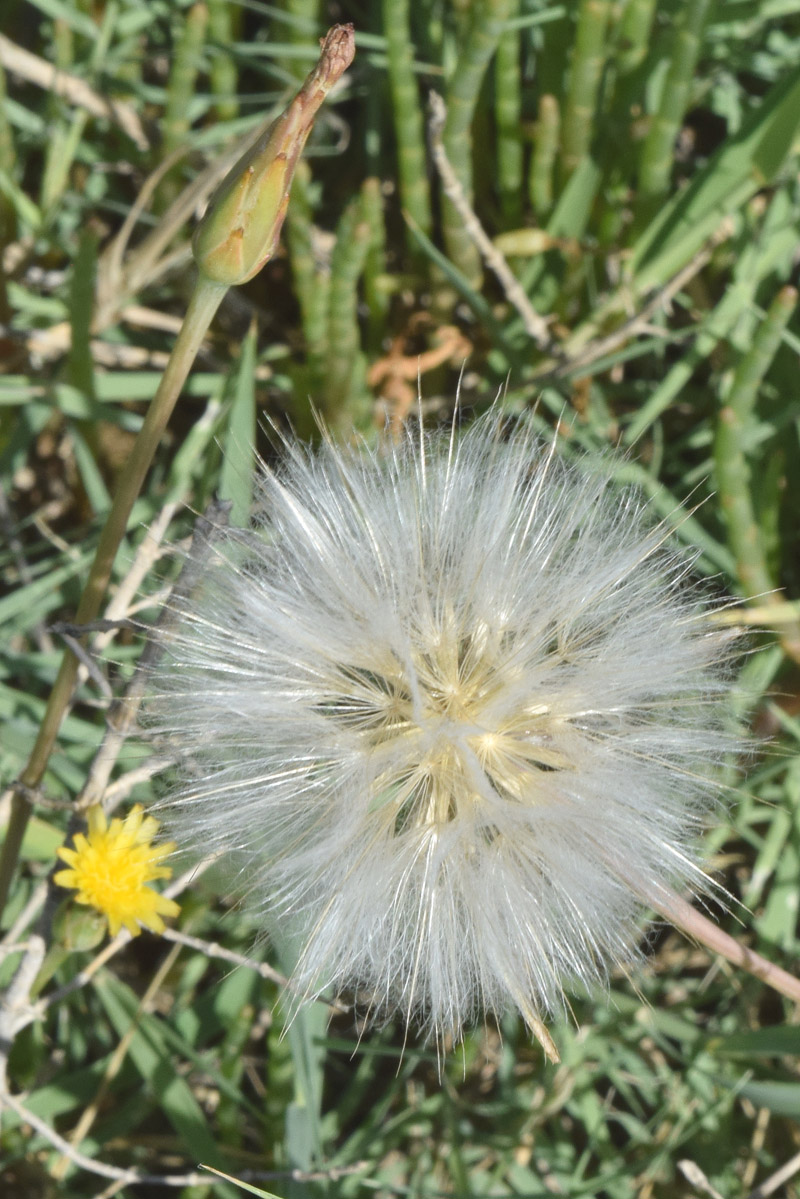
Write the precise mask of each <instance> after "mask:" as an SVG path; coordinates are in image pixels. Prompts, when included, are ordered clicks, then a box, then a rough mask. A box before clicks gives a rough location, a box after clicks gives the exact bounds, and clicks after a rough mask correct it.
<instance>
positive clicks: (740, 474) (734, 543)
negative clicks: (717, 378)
mask: <svg viewBox="0 0 800 1199" xmlns="http://www.w3.org/2000/svg"><path fill="white" fill-rule="evenodd" d="M796 305H797V292H796V290H795V289H794V288H793V287H783V288H781V290H780V291H779V292H778V294H777V296H776V297H775V299H774V300H773V301H772V304H771V305H770V307H769V310H768V312H767V314H766V316H765V318H764V320H763V321H762V323H761V325H760V326H759V328H758V331H757V332H756V335H755V337H754V338H753V344H752V346H751V348H750V349H749V350H748V352H747V353H746V354H745V355H744V357H743V358H742V359H741V360H740V362H739V365H738V366H737V368H736V371H735V373H734V376H733V381H732V383H731V387H730V390H729V392H728V395H727V397H726V403H725V404H724V405H723V407H722V408H721V409H720V413H719V420H718V422H717V430H716V436H715V441H714V461H715V466H716V478H717V486H718V488H719V497H720V504H721V507H722V510H723V512H724V513H725V520H726V523H727V526H728V542H729V544H730V548H731V550H732V552H733V554H734V557H735V559H736V572H737V574H738V576H739V582H740V584H741V587H742V590H743V591H744V593H745V595H746V596H747V597H748V598H749V599H758V600H759V601H760V602H762V603H766V604H784V603H785V602H786V601H785V600H784V598H783V597H782V596H781V595H779V594H776V593H775V591H774V587H775V581H774V579H773V578H772V575H771V572H770V569H769V566H768V565H767V560H766V556H765V554H764V547H763V541H762V537H761V530H760V528H759V524H758V518H757V516H756V511H755V507H754V504H753V499H752V490H751V472H750V466H749V464H748V461H747V457H746V453H745V447H746V431H747V426H748V424H749V422H750V420H751V418H752V415H753V409H754V407H755V402H756V397H757V395H758V389H759V387H760V385H761V382H762V380H763V378H764V376H765V375H766V373H767V371H768V370H769V368H770V366H771V364H772V360H773V358H774V357H775V355H776V353H777V351H778V348H779V346H780V344H781V341H782V338H783V334H784V330H785V329H786V325H787V323H788V321H789V318H790V317H791V315H792V313H793V312H794V310H795V307H796ZM781 642H782V644H783V648H784V650H785V651H786V653H787V654H789V656H790V657H792V658H793V659H794V660H795V661H798V662H800V624H798V622H793V623H791V624H789V625H787V626H786V627H785V628H784V629H783V632H782V635H781Z"/></svg>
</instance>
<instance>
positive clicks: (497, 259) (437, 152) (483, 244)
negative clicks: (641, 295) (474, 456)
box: [428, 92, 552, 350]
mask: <svg viewBox="0 0 800 1199" xmlns="http://www.w3.org/2000/svg"><path fill="white" fill-rule="evenodd" d="M429 103H430V110H431V118H430V122H429V126H428V127H429V130H430V137H431V153H432V154H433V161H434V163H435V165H436V169H437V171H438V172H439V177H440V179H441V181H442V188H443V189H444V194H445V195H446V196H447V198H448V199H449V200H450V201H451V203H452V205H453V207H454V208H455V209H456V211H457V212H458V215H459V217H460V218H461V220H462V222H463V224H464V229H465V230H466V232H467V234H468V236H469V237H470V238H471V240H472V241H473V242H474V243H475V245H476V246H477V247H478V250H479V251H480V253H481V255H482V257H483V260H484V262H485V263H486V265H487V266H488V267H489V269H490V270H492V271H494V273H495V275H496V276H497V279H498V281H499V283H500V286H501V287H502V289H503V291H504V293H505V296H506V299H507V300H508V302H509V304H511V306H512V307H513V308H515V309H516V310H517V312H518V313H519V316H520V319H521V320H522V323H523V325H524V327H525V332H526V333H527V334H528V336H529V337H531V338H532V339H533V341H535V342H536V344H537V346H538V347H539V349H540V350H550V349H552V340H551V338H550V334H549V333H548V330H547V321H546V320H545V319H544V317H541V316H540V315H539V313H538V312H536V310H535V309H534V307H533V305H532V304H531V302H530V300H529V299H528V297H527V295H526V294H525V291H524V288H523V287H522V285H521V284H520V282H519V280H518V279H517V278H516V276H515V275H514V272H513V271H512V270H511V267H510V266H509V265H508V263H507V262H506V260H505V257H504V256H503V254H501V252H500V251H499V250H498V248H497V246H495V245H494V243H493V242H492V240H491V238H490V237H489V236H488V234H487V233H486V232H485V231H484V229H483V226H482V225H481V223H480V221H479V220H478V218H477V216H476V215H475V210H474V209H473V207H472V205H471V204H470V202H469V199H468V198H467V195H466V192H465V191H464V188H463V186H462V184H461V181H460V180H459V178H458V176H457V175H456V173H455V171H454V170H453V167H452V165H451V164H450V160H449V159H448V157H447V152H446V150H445V148H444V142H443V141H442V132H443V130H444V125H445V121H446V119H447V108H446V107H445V102H444V100H443V99H442V97H441V96H440V95H439V93H438V92H431V93H430V97H429Z"/></svg>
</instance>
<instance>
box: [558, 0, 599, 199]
mask: <svg viewBox="0 0 800 1199" xmlns="http://www.w3.org/2000/svg"><path fill="white" fill-rule="evenodd" d="M610 12H611V4H610V3H609V0H581V4H580V8H579V9H578V25H577V29H576V30H575V48H574V50H573V52H572V65H571V67H570V72H569V89H568V91H567V100H566V106H565V109H564V121H563V125H562V132H561V171H562V174H563V176H564V179H565V180H566V179H568V178H569V176H570V175H571V174H572V172H573V171H574V170H575V168H576V167H577V165H578V163H579V162H580V161H581V159H582V158H583V157H584V156H585V155H586V154H587V153H588V151H589V144H590V142H591V138H592V130H593V128H594V113H595V108H596V106H597V96H598V92H599V90H600V79H601V76H602V72H603V63H604V61H605V41H606V27H607V25H608V18H609V15H610Z"/></svg>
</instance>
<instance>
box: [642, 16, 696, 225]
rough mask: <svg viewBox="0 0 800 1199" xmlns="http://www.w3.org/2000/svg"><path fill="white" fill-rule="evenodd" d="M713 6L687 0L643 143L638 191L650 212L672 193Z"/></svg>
mask: <svg viewBox="0 0 800 1199" xmlns="http://www.w3.org/2000/svg"><path fill="white" fill-rule="evenodd" d="M712 3H713V0H687V2H686V4H685V5H684V10H683V16H682V19H681V22H680V24H679V26H678V28H677V29H676V32H675V40H674V42H673V46H672V56H671V60H670V64H669V70H668V71H667V77H666V79H665V80H664V87H663V90H662V92H661V100H660V103H659V106H658V112H656V113H655V114H654V116H653V118H652V121H651V124H650V130H649V132H648V134H647V137H646V138H645V140H644V142H643V144H642V154H641V159H640V163H639V192H640V195H641V196H642V197H645V198H646V199H647V200H649V204H646V208H647V211H648V212H650V211H651V210H652V209H653V205H654V203H655V200H656V199H657V198H658V197H660V196H663V195H665V194H666V193H667V191H668V190H669V183H670V175H671V172H672V163H673V159H674V156H675V155H674V150H675V142H676V140H677V137H678V132H679V130H680V127H681V122H682V121H683V118H684V116H685V115H686V111H687V109H688V107H689V101H690V100H691V94H692V84H693V82H694V71H695V67H696V66H697V60H698V58H699V56H700V47H701V44H702V38H703V30H704V29H705V25H706V21H707V20H708V16H709V14H710V11H711V6H712Z"/></svg>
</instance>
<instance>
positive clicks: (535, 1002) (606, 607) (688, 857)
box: [150, 413, 733, 1041]
mask: <svg viewBox="0 0 800 1199" xmlns="http://www.w3.org/2000/svg"><path fill="white" fill-rule="evenodd" d="M284 449H285V452H284V459H285V460H284V463H283V465H282V467H281V468H280V469H279V470H277V471H276V472H274V473H273V472H270V471H267V470H264V471H263V474H262V476H261V480H260V501H261V502H260V507H259V511H260V515H259V516H258V517H257V520H256V522H255V525H254V528H253V529H252V530H251V531H249V532H246V533H235V532H232V533H230V534H229V535H228V537H227V540H226V541H225V543H224V544H223V547H222V551H221V553H220V554H219V555H218V557H217V560H216V562H215V563H213V564H212V565H211V566H209V568H208V569H207V571H206V573H205V576H204V577H203V579H202V581H201V583H200V584H199V586H197V587H196V589H195V591H194V592H193V594H191V595H190V597H189V598H188V599H187V600H183V601H182V602H181V603H180V605H179V612H178V614H177V627H176V629H175V630H174V631H173V633H172V634H171V635H170V637H169V639H168V641H167V645H166V652H165V654H164V656H163V657H162V660H161V663H160V665H159V667H158V668H157V672H156V677H155V683H154V693H155V694H154V698H153V699H152V700H151V703H150V711H151V714H152V719H153V722H154V724H155V727H156V728H157V729H158V731H159V733H160V734H161V735H162V736H166V737H169V738H170V739H171V740H172V741H173V743H174V746H175V747H176V750H177V752H178V754H179V756H180V763H181V764H180V765H179V770H178V775H179V777H178V779H177V781H176V783H175V785H174V788H173V790H172V791H171V793H170V794H169V795H168V796H167V800H166V802H167V808H166V819H167V822H168V824H169V825H170V826H171V834H172V835H173V836H174V837H176V838H177V839H178V841H179V843H180V844H181V845H182V846H183V847H185V848H187V849H189V850H192V851H194V852H197V853H208V852H213V851H219V852H220V853H222V854H223V855H227V856H228V858H229V860H230V862H231V863H232V864H235V866H236V868H237V869H238V871H239V872H240V873H239V881H240V883H241V889H242V891H243V892H244V893H245V902H246V904H248V905H249V906H250V908H251V909H252V910H254V911H255V912H256V913H258V914H260V915H261V916H263V918H264V920H265V922H269V924H270V925H275V924H277V925H278V926H280V925H281V923H282V922H284V923H285V924H286V925H287V927H288V926H291V928H292V930H293V933H294V934H295V935H299V937H300V947H301V948H300V954H299V961H298V964H297V968H296V972H295V976H294V980H293V991H294V993H295V994H300V995H302V996H303V997H309V998H311V997H315V996H318V995H319V994H320V993H321V992H322V991H323V990H324V991H326V992H327V993H332V992H339V991H342V990H344V991H354V992H355V993H356V994H357V995H361V996H364V997H366V1002H367V1003H368V1004H369V1006H370V1008H371V1010H372V1011H373V1012H383V1013H385V1014H391V1013H393V1012H398V1011H399V1012H400V1013H401V1014H402V1015H403V1016H404V1017H405V1019H407V1020H408V1021H412V1022H415V1023H419V1024H421V1025H422V1026H423V1028H424V1029H425V1031H427V1032H428V1033H430V1034H432V1035H433V1036H435V1037H436V1038H437V1041H441V1040H442V1038H445V1037H448V1036H453V1037H455V1038H457V1037H458V1036H459V1035H460V1034H461V1033H462V1031H463V1029H464V1027H465V1026H466V1025H467V1024H469V1023H470V1022H472V1021H473V1020H474V1019H475V1018H476V1017H480V1016H481V1015H482V1014H483V1013H487V1012H488V1013H494V1014H495V1015H499V1014H501V1013H502V1012H503V1011H504V1010H505V1009H506V1008H508V1007H509V1006H516V1007H517V1008H518V1009H519V1010H520V1012H521V1013H522V1014H523V1016H524V1018H525V1019H526V1020H527V1021H528V1023H529V1025H530V1026H531V1028H533V1029H536V1028H537V1027H538V1026H540V1021H541V1019H542V1018H543V1017H546V1016H548V1015H551V1014H553V1013H555V1012H558V1011H560V1010H562V1009H563V1007H564V1004H565V993H566V992H568V991H569V990H570V989H571V988H574V987H579V988H586V987H591V986H592V985H593V984H596V983H597V982H598V981H602V980H603V979H604V978H605V976H606V975H607V973H608V971H609V969H611V968H612V967H614V966H617V965H623V966H626V965H628V964H630V962H631V961H632V960H633V959H634V958H635V956H636V953H637V943H638V942H639V940H640V921H641V914H642V910H643V908H644V907H645V906H646V905H647V904H648V902H650V901H653V902H656V903H657V902H658V901H659V899H661V898H663V897H664V896H666V895H668V893H669V892H670V890H671V889H674V888H678V889H685V888H686V887H687V886H688V887H690V888H694V889H697V888H698V887H702V885H703V881H704V876H703V874H702V872H701V871H700V869H699V867H698V865H697V864H696V841H697V833H698V830H699V827H700V824H701V822H702V820H703V819H704V818H706V817H707V815H708V813H709V810H710V807H711V805H712V804H713V802H714V798H715V796H716V795H717V794H718V791H719V788H718V787H717V786H715V783H714V779H713V776H714V767H715V765H716V764H717V763H718V762H719V760H720V758H721V757H722V756H723V754H724V753H725V752H727V751H728V750H729V749H730V747H731V745H732V744H733V742H732V740H731V739H729V738H727V737H726V735H725V734H724V732H723V724H724V719H725V718H724V710H725V705H724V702H723V694H724V691H725V689H726V685H727V673H728V671H727V669H726V657H727V656H728V651H727V650H726V644H727V642H726V640H725V638H724V637H722V636H721V635H720V634H719V632H717V631H715V630H714V628H713V627H712V626H711V625H710V624H709V622H708V621H707V619H706V617H705V612H704V607H705V606H704V604H703V601H702V600H701V599H699V598H698V594H697V592H696V589H695V587H694V585H693V584H692V583H691V582H690V574H691V565H692V564H691V561H687V558H686V556H685V555H684V554H683V553H681V552H678V551H676V550H675V549H674V548H670V546H669V544H667V542H668V540H669V535H668V532H667V530H666V529H665V526H664V525H663V524H659V523H657V522H655V521H654V520H653V519H652V517H651V514H650V512H649V511H648V508H647V505H646V504H644V503H643V502H642V501H641V499H640V498H639V497H638V495H637V494H636V493H634V492H632V491H624V492H621V491H620V490H619V489H614V488H613V487H612V486H611V485H610V484H609V480H608V473H609V472H608V469H607V463H606V465H605V466H604V465H602V463H601V466H600V468H599V469H598V467H597V465H596V464H595V465H593V464H592V459H590V458H588V457H587V458H586V459H584V460H582V461H579V462H578V463H577V464H566V463H565V462H564V461H562V460H561V459H560V458H559V457H558V456H557V455H556V454H555V452H554V447H553V446H552V445H549V446H548V445H546V444H543V443H542V442H540V441H539V440H538V439H537V438H536V437H535V436H533V435H532V434H531V433H530V432H529V431H526V429H525V428H522V427H516V428H511V429H509V428H508V427H507V424H506V422H504V420H503V418H502V416H501V415H498V414H497V413H494V414H491V415H490V416H489V417H487V418H484V419H482V420H480V421H478V422H476V423H475V424H474V425H473V426H472V427H471V428H470V429H469V430H468V431H467V432H466V433H464V434H463V435H460V434H456V433H453V434H451V435H448V434H446V433H423V434H420V435H419V436H414V435H412V434H411V433H407V434H405V435H404V436H403V438H402V439H401V441H400V442H399V444H397V445H395V446H393V447H391V448H390V449H389V450H388V451H385V452H382V453H378V452H377V451H370V450H367V449H358V450H354V449H346V448H342V447H339V446H336V445H333V444H330V443H328V444H324V445H323V446H322V447H321V448H320V449H319V450H306V449H304V448H301V447H299V446H287V447H285V448H284Z"/></svg>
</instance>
